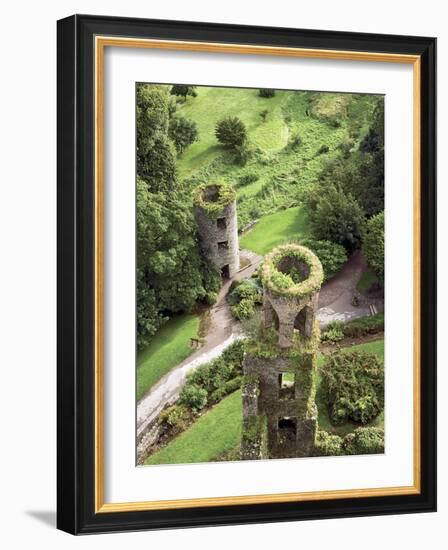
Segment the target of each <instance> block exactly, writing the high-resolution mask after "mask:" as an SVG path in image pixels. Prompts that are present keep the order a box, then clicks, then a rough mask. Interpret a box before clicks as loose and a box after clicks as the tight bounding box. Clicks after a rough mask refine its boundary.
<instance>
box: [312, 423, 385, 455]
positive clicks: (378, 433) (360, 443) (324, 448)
mask: <svg viewBox="0 0 448 550" xmlns="http://www.w3.org/2000/svg"><path fill="white" fill-rule="evenodd" d="M316 451H317V452H316V454H318V455H320V456H339V455H368V454H381V453H384V430H382V429H381V428H376V427H368V428H356V430H355V431H354V432H351V433H349V434H347V435H345V436H344V437H340V436H339V435H331V434H329V433H328V432H325V431H323V430H319V431H318V432H317V434H316Z"/></svg>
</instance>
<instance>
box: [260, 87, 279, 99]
mask: <svg viewBox="0 0 448 550" xmlns="http://www.w3.org/2000/svg"><path fill="white" fill-rule="evenodd" d="M258 94H259V95H260V97H274V96H275V90H272V89H271V88H260V89H259V90H258Z"/></svg>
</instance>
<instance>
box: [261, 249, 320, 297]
mask: <svg viewBox="0 0 448 550" xmlns="http://www.w3.org/2000/svg"><path fill="white" fill-rule="evenodd" d="M286 259H288V260H291V261H292V262H294V261H296V262H300V263H301V264H303V265H304V266H306V268H307V269H308V274H307V275H306V276H304V277H302V278H301V280H300V278H299V277H298V276H297V269H295V268H292V269H291V270H290V273H284V272H282V271H281V270H280V269H279V265H280V264H281V262H282V261H284V260H286ZM260 278H261V281H262V282H263V285H264V286H265V287H266V288H267V289H268V290H269V291H270V292H272V293H273V294H275V295H279V296H285V297H290V298H302V297H304V296H307V295H309V294H313V293H314V292H317V291H318V290H319V289H320V287H321V285H322V281H323V279H324V273H323V269H322V264H321V263H320V260H319V258H318V257H317V256H316V255H315V254H314V253H313V252H311V250H309V249H308V248H306V247H304V246H300V245H298V244H294V243H291V244H287V245H284V246H279V247H277V248H275V249H274V250H273V251H272V252H271V253H270V254H268V255H267V256H265V258H264V260H263V263H262V265H261V267H260Z"/></svg>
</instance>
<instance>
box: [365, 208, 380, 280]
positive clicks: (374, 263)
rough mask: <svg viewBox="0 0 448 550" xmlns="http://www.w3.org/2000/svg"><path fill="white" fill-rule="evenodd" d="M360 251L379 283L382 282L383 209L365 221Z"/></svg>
mask: <svg viewBox="0 0 448 550" xmlns="http://www.w3.org/2000/svg"><path fill="white" fill-rule="evenodd" d="M362 251H363V254H364V256H365V257H366V259H367V262H368V264H369V265H370V267H371V268H372V269H373V270H374V271H375V273H376V275H377V276H378V279H379V280H380V282H381V283H383V282H384V211H383V212H380V213H379V214H377V215H376V216H373V217H372V218H370V220H368V222H367V223H366V228H365V232H364V240H363V244H362Z"/></svg>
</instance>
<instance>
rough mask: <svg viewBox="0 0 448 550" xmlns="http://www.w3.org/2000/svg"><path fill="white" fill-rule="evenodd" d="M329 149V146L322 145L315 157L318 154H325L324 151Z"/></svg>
mask: <svg viewBox="0 0 448 550" xmlns="http://www.w3.org/2000/svg"><path fill="white" fill-rule="evenodd" d="M329 150H330V148H329V147H328V145H322V146H321V147H319V149H318V150H317V152H316V157H318V156H319V155H325V154H326V153H328V151H329Z"/></svg>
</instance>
